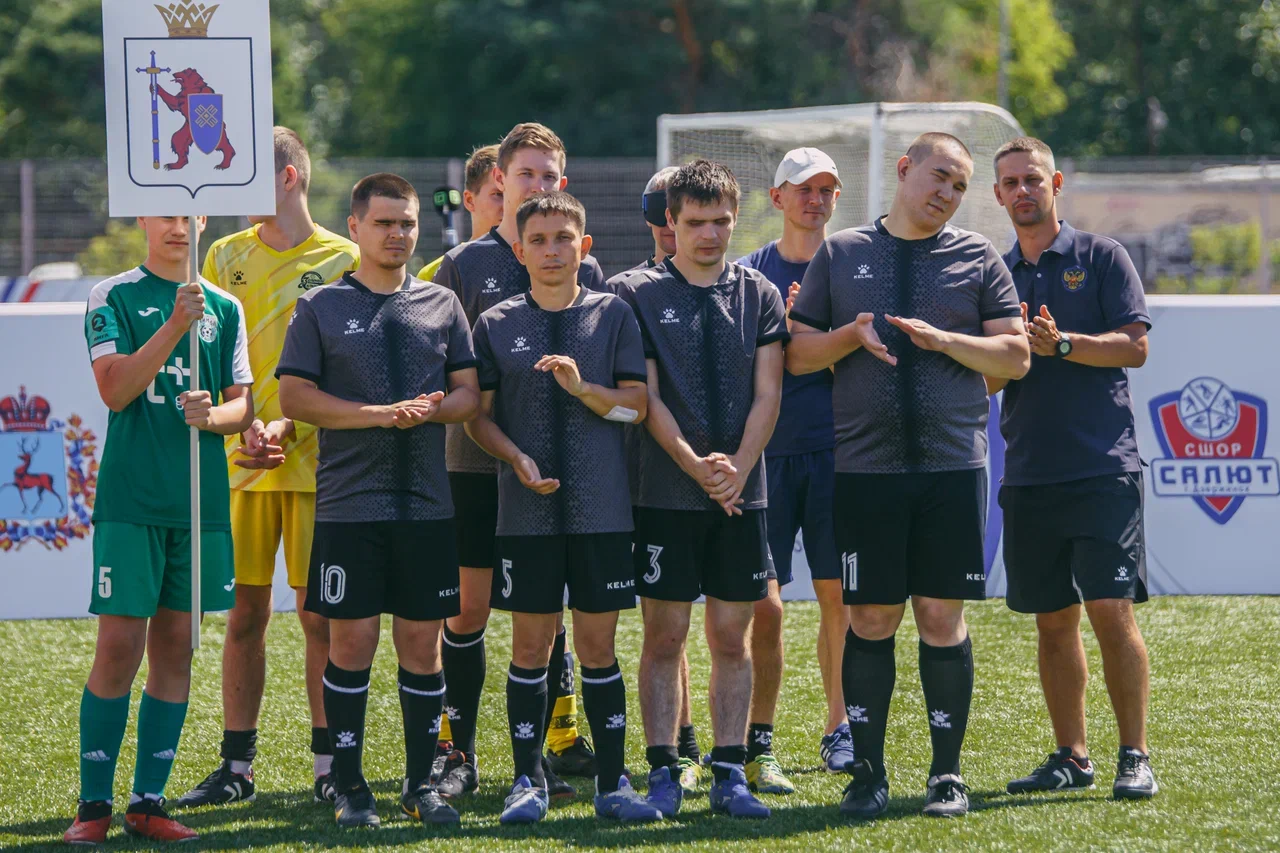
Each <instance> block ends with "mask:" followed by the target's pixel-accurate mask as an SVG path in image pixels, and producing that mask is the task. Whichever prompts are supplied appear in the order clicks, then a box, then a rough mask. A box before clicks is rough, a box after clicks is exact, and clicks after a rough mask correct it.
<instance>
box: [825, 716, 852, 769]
mask: <svg viewBox="0 0 1280 853" xmlns="http://www.w3.org/2000/svg"><path fill="white" fill-rule="evenodd" d="M818 754H819V755H821V756H822V761H823V763H824V764H826V765H827V772H829V773H844V772H845V768H846V767H848V766H849V765H850V764H852V763H853V734H852V733H851V732H850V731H849V724H848V723H841V724H840V725H838V726H836V730H835V731H834V732H832V733H831V734H829V735H823V736H822V745H821V746H820V747H818Z"/></svg>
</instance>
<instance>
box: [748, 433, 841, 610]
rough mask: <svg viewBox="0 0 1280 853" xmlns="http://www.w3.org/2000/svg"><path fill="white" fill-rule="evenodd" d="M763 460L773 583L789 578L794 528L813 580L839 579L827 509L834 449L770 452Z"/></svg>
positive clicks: (830, 517) (838, 558)
mask: <svg viewBox="0 0 1280 853" xmlns="http://www.w3.org/2000/svg"><path fill="white" fill-rule="evenodd" d="M766 462H767V465H768V469H767V471H768V475H769V476H768V486H769V508H768V509H766V510H765V518H766V519H767V521H768V525H769V551H770V553H771V554H772V555H773V564H774V567H775V570H776V571H775V575H776V576H777V580H778V585H779V586H786V585H787V584H789V583H791V581H792V574H791V557H792V555H793V554H795V553H796V552H797V551H798V550H799V548H797V546H796V533H798V532H801V531H803V532H804V538H803V539H802V540H801V542H802V543H803V545H804V555H805V558H806V559H807V560H808V562H809V576H810V578H812V579H813V580H839V578H840V555H839V554H837V553H836V537H835V529H834V525H833V520H832V515H831V500H832V493H833V491H834V489H835V454H834V453H833V452H832V451H830V450H819V451H817V452H815V453H799V454H795V455H793V456H771V457H769V459H768V460H766Z"/></svg>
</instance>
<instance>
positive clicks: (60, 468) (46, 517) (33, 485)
mask: <svg viewBox="0 0 1280 853" xmlns="http://www.w3.org/2000/svg"><path fill="white" fill-rule="evenodd" d="M52 412H53V407H52V404H51V403H50V402H49V400H48V399H47V398H45V397H42V396H40V395H39V394H34V395H31V396H28V395H27V389H26V386H19V388H18V393H17V395H16V396H15V395H12V394H11V395H9V396H7V397H4V398H3V399H0V553H4V552H7V551H18V550H21V548H22V546H23V545H25V544H26V543H27V542H30V541H31V540H36V541H38V542H40V544H42V545H44V546H45V547H46V548H50V547H51V548H55V549H58V550H61V549H63V548H65V547H67V545H68V544H69V543H70V542H71V540H73V539H84V538H86V537H87V536H88V534H89V518H90V516H91V515H92V513H93V497H94V492H95V491H96V489H97V487H98V462H97V460H96V459H94V455H93V454H94V451H95V450H96V449H97V446H96V442H97V440H98V439H97V436H95V435H94V434H93V432H92V431H90V430H89V429H87V428H86V427H85V426H84V422H83V421H82V420H81V419H80V416H79V415H69V416H67V419H66V420H65V421H63V420H60V419H58V418H54V417H51V415H52Z"/></svg>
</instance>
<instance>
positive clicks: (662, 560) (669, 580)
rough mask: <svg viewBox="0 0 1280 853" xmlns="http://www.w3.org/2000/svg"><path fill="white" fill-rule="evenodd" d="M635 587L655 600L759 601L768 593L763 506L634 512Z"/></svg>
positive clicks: (640, 510)
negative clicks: (736, 511) (732, 511)
mask: <svg viewBox="0 0 1280 853" xmlns="http://www.w3.org/2000/svg"><path fill="white" fill-rule="evenodd" d="M636 520H637V524H636V532H635V543H636V544H635V551H634V552H633V553H632V559H633V561H634V564H635V580H636V592H637V593H638V594H639V595H642V596H644V597H645V598H653V599H656V600H658V601H694V600H696V599H697V598H698V596H699V595H706V596H708V597H709V598H718V599H720V600H721V601H759V600H761V599H762V598H764V597H765V596H766V595H768V594H769V581H768V574H769V568H770V565H771V564H772V560H770V559H769V541H768V536H767V535H766V532H765V518H764V510H762V509H748V510H743V512H742V515H734V516H729V515H725V514H724V512H723V511H721V510H719V509H715V510H678V509H653V508H650V507H640V508H639V510H638V511H637V512H636Z"/></svg>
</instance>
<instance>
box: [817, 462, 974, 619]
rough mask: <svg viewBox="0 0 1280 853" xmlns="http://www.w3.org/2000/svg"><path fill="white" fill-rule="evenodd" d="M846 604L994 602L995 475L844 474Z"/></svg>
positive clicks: (839, 488) (841, 540) (839, 510)
mask: <svg viewBox="0 0 1280 853" xmlns="http://www.w3.org/2000/svg"><path fill="white" fill-rule="evenodd" d="M835 516H836V548H837V549H838V550H839V551H840V567H841V572H840V574H841V586H842V587H843V588H844V603H845V604H901V603H902V602H904V601H906V600H907V599H908V598H910V597H911V596H913V595H918V596H924V597H927V598H944V599H952V600H966V599H967V600H981V599H984V598H986V597H987V579H986V569H985V566H986V559H985V555H984V554H983V539H984V537H985V534H986V523H987V471H986V469H985V468H976V469H973V470H969V471H941V472H938V473H929V474H839V473H837V474H836V489H835Z"/></svg>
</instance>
